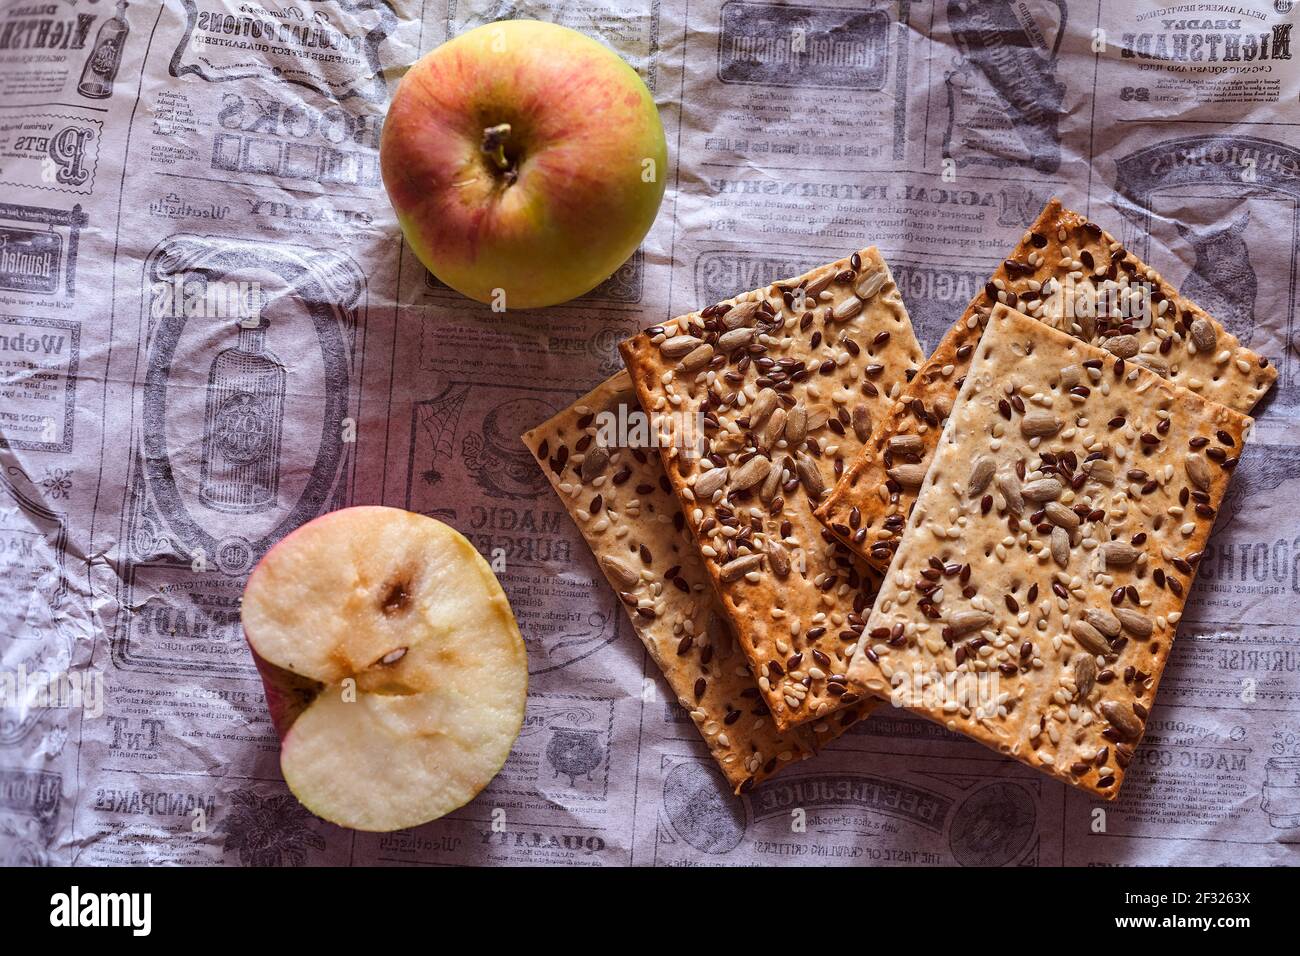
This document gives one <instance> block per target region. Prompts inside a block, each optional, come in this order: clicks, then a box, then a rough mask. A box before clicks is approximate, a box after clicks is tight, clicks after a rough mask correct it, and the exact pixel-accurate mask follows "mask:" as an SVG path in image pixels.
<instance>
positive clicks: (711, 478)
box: [692, 467, 727, 501]
mask: <svg viewBox="0 0 1300 956" xmlns="http://www.w3.org/2000/svg"><path fill="white" fill-rule="evenodd" d="M726 483H727V469H726V468H725V467H723V468H710V469H709V470H708V471H706V472H704V474H702V475H700V476H699V477H698V478H696V479H695V485H694V487H693V488H692V490H693V491H694V492H695V500H696V501H708V500H709V499H710V498H712V497H713V493H714V492H715V491H717V490H718V489H719V488H721V487H722V486H723V485H725V484H726Z"/></svg>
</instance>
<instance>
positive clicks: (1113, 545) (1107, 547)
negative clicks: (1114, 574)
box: [1101, 541, 1141, 568]
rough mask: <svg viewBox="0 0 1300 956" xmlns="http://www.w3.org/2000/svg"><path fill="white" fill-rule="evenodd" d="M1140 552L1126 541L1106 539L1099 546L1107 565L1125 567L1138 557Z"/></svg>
mask: <svg viewBox="0 0 1300 956" xmlns="http://www.w3.org/2000/svg"><path fill="white" fill-rule="evenodd" d="M1140 553H1141V552H1140V551H1138V549H1137V548H1135V547H1133V545H1131V544H1129V543H1128V542H1127V541H1107V542H1106V543H1105V544H1103V545H1102V546H1101V555H1102V557H1103V558H1105V559H1106V566H1107V567H1112V566H1113V567H1117V568H1126V567H1128V566H1129V565H1130V564H1132V563H1133V562H1134V561H1136V560H1137V559H1138V555H1139V554H1140Z"/></svg>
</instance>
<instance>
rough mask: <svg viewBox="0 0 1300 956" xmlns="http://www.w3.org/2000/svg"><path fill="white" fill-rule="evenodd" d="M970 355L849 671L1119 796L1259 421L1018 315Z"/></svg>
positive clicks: (865, 683) (1004, 317)
mask: <svg viewBox="0 0 1300 956" xmlns="http://www.w3.org/2000/svg"><path fill="white" fill-rule="evenodd" d="M976 352H977V354H976V356H975V357H974V358H973V361H972V363H971V366H970V369H969V371H968V372H967V374H966V381H965V384H964V386H963V387H962V390H961V392H960V394H959V395H958V397H957V401H956V405H955V408H954V410H953V413H952V415H951V417H950V418H949V419H948V424H947V426H946V427H945V429H944V431H943V435H942V437H941V439H940V441H939V447H938V450H937V451H936V453H935V456H934V463H933V465H932V466H931V468H930V473H929V475H928V476H927V477H926V480H925V483H924V485H923V486H922V487H921V490H920V494H919V496H918V498H917V502H916V507H915V508H914V509H913V511H912V516H911V518H910V520H909V521H908V524H907V528H906V530H905V531H904V533H903V536H902V543H901V544H900V545H899V547H898V553H897V555H896V557H895V559H894V563H893V565H892V566H891V567H890V570H889V574H888V577H887V579H886V581H885V583H884V585H883V586H882V588H881V591H880V596H879V598H878V599H877V600H876V605H875V608H874V609H873V610H872V612H871V616H870V619H869V621H868V625H867V638H866V640H865V641H864V646H863V648H862V649H861V650H860V652H859V653H858V654H857V655H856V656H855V657H854V660H853V666H852V668H851V669H850V672H849V677H850V680H851V682H852V685H853V686H854V687H855V688H864V689H866V690H869V691H871V692H873V693H876V694H881V695H890V694H891V693H892V694H893V695H894V700H895V702H896V703H898V704H900V705H901V706H906V707H907V708H908V709H909V710H913V711H915V712H916V713H918V714H921V715H922V716H925V717H928V718H930V719H931V720H934V721H936V722H939V723H942V724H944V725H945V726H946V727H948V728H949V729H950V730H955V731H959V732H960V733H964V734H966V735H968V736H970V737H972V738H974V739H975V740H977V741H979V742H980V743H982V744H985V745H986V746H989V747H992V748H994V749H996V750H998V751H999V752H1001V753H1004V754H1009V755H1010V756H1013V757H1015V758H1017V759H1018V760H1021V761H1022V762H1024V763H1026V764H1028V765H1030V766H1032V767H1037V768H1039V769H1042V770H1045V771H1047V772H1048V773H1050V774H1051V775H1052V776H1054V777H1057V778H1059V779H1061V780H1064V781H1066V782H1067V783H1071V784H1074V785H1075V786H1078V787H1081V788H1083V789H1085V790H1088V791H1091V792H1092V793H1095V794H1098V795H1100V796H1103V797H1105V798H1107V799H1113V798H1114V797H1115V796H1116V794H1117V793H1118V791H1119V788H1120V784H1121V783H1122V781H1123V778H1124V769H1125V767H1127V766H1128V763H1129V761H1130V760H1131V759H1132V757H1133V751H1134V748H1136V747H1137V744H1138V741H1139V740H1140V739H1141V737H1142V732H1143V730H1144V729H1145V725H1146V720H1147V713H1148V710H1149V708H1150V707H1151V705H1152V702H1153V700H1154V698H1155V694H1156V685H1157V684H1158V683H1159V680H1160V674H1161V671H1162V670H1163V668H1164V664H1165V660H1166V658H1167V657H1168V655H1169V647H1170V644H1171V642H1172V641H1173V638H1174V630H1175V628H1176V626H1177V623H1178V620H1179V618H1180V617H1181V615H1182V610H1183V604H1184V602H1185V600H1186V595H1187V590H1188V588H1190V587H1191V583H1192V578H1193V577H1194V575H1195V573H1196V564H1197V562H1198V561H1199V560H1200V558H1201V554H1202V549H1204V547H1205V542H1206V540H1207V539H1208V538H1209V536H1210V529H1211V527H1212V526H1213V524H1214V516H1215V513H1216V511H1217V509H1218V507H1219V504H1220V502H1221V501H1222V499H1223V496H1224V494H1225V492H1226V490H1227V485H1228V479H1229V477H1230V475H1231V470H1232V468H1233V467H1235V465H1236V463H1237V456H1238V455H1239V454H1240V453H1241V450H1242V442H1243V439H1244V437H1245V435H1246V432H1247V430H1248V428H1249V426H1250V424H1251V420H1250V419H1249V418H1247V417H1246V416H1244V415H1242V414H1241V413H1239V412H1235V411H1233V410H1231V409H1228V408H1225V407H1223V406H1222V405H1219V404H1217V403H1214V402H1210V401H1206V400H1205V399H1204V398H1202V397H1200V396H1199V395H1196V394H1195V393H1193V392H1191V391H1188V390H1187V389H1184V388H1180V387H1178V386H1176V385H1173V384H1171V383H1170V382H1168V381H1166V380H1164V379H1162V378H1160V377H1158V376H1157V375H1155V374H1153V373H1152V372H1150V371H1148V370H1147V369H1145V368H1143V367H1141V366H1139V365H1136V364H1135V363H1133V362H1131V361H1126V360H1125V359H1121V358H1119V357H1117V356H1115V355H1112V354H1111V353H1109V352H1106V351H1104V350H1102V349H1098V348H1094V347H1093V346H1090V345H1086V344H1084V343H1082V342H1080V341H1078V340H1077V339H1075V338H1072V337H1071V336H1068V335H1065V334H1064V333H1062V332H1058V331H1056V330H1054V329H1051V328H1048V327H1047V326H1045V325H1043V324H1042V323H1040V322H1036V321H1034V320H1033V319H1030V318H1028V317H1026V316H1024V315H1021V314H1020V313H1018V312H1016V311H1015V310H1013V309H1010V308H1008V307H1006V306H1005V305H999V306H997V307H996V308H995V309H994V311H993V315H992V317H991V318H990V320H989V322H988V327H987V330H986V331H985V333H984V337H983V338H982V339H981V340H980V342H979V345H978V346H977V349H976ZM980 674H984V675H986V676H985V679H986V681H987V680H988V679H989V678H992V680H993V681H994V683H993V684H991V685H990V684H988V683H986V684H985V685H984V686H982V687H981V686H980V685H979V683H978V675H980ZM924 678H931V679H933V678H943V679H945V680H950V681H953V683H954V686H953V687H952V688H951V689H949V688H947V687H945V686H943V685H942V684H941V683H939V684H936V683H931V685H930V688H929V690H928V691H927V690H926V689H925V688H924V687H923V685H922V680H923V679H924ZM963 691H964V692H965V693H967V694H968V695H969V697H968V699H967V701H966V704H967V705H968V706H962V704H961V702H960V701H959V699H958V698H959V696H960V693H961V692H963Z"/></svg>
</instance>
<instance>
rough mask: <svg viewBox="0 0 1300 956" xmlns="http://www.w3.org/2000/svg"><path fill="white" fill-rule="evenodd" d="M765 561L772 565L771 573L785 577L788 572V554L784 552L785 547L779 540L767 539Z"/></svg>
mask: <svg viewBox="0 0 1300 956" xmlns="http://www.w3.org/2000/svg"><path fill="white" fill-rule="evenodd" d="M767 561H768V564H770V565H772V573H773V574H775V575H776V576H777V577H778V578H786V577H788V576H789V574H790V555H789V554H787V553H786V550H785V548H784V547H783V546H782V544H781V542H779V541H769V542H768V544H767Z"/></svg>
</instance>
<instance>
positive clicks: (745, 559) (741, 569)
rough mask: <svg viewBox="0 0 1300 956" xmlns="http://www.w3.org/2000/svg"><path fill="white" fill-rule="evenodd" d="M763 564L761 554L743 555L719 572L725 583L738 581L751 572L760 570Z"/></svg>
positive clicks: (732, 560) (733, 559)
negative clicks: (759, 567)
mask: <svg viewBox="0 0 1300 956" xmlns="http://www.w3.org/2000/svg"><path fill="white" fill-rule="evenodd" d="M762 563H763V556H762V555H761V554H742V555H741V556H740V557H738V558H732V559H731V560H730V561H728V562H727V563H726V564H724V565H723V566H722V567H721V568H720V569H719V571H718V574H719V576H720V577H721V578H722V580H724V581H736V580H739V579H740V578H743V577H744V576H745V575H746V574H748V573H749V572H750V571H753V570H755V569H757V568H758V566H759V565H760V564H762Z"/></svg>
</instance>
